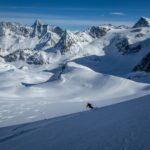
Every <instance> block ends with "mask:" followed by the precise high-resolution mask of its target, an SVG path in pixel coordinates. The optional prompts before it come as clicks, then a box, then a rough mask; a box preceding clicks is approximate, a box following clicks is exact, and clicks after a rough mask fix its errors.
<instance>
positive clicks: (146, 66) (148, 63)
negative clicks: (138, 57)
mask: <svg viewBox="0 0 150 150" xmlns="http://www.w3.org/2000/svg"><path fill="white" fill-rule="evenodd" d="M133 71H145V72H150V53H148V54H147V55H146V56H145V57H144V58H143V59H142V61H141V62H140V63H139V64H138V65H137V66H135V67H134V68H133Z"/></svg>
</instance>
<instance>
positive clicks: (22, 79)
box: [0, 20, 150, 127]
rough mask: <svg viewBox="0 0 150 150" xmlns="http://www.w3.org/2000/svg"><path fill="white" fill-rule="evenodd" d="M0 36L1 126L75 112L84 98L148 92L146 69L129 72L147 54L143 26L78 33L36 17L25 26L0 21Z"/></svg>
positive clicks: (149, 34) (102, 101) (148, 37)
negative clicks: (35, 19)
mask: <svg viewBox="0 0 150 150" xmlns="http://www.w3.org/2000/svg"><path fill="white" fill-rule="evenodd" d="M142 23H143V22H142ZM0 37H1V38H0V83H1V84H0V126H1V127H2V126H9V125H14V124H21V123H26V122H33V121H37V120H41V119H45V118H53V117H56V116H62V115H66V114H71V113H75V112H80V111H83V108H85V105H86V103H87V102H89V101H90V102H97V103H98V105H97V106H99V107H102V106H106V105H111V104H112V103H118V102H121V101H122V102H123V101H126V100H129V99H133V98H137V97H141V96H143V95H147V94H149V93H150V91H149V84H148V83H150V82H149V81H150V80H149V73H146V74H147V76H146V77H145V76H143V75H142V76H141V74H140V73H139V74H138V75H139V76H138V77H139V78H138V80H137V78H136V73H137V72H136V73H133V69H134V68H135V66H137V64H141V63H140V62H141V60H143V58H144V57H145V56H146V55H147V54H148V53H150V44H149V43H150V30H149V27H147V26H144V27H143V26H142V27H138V28H129V27H124V26H119V27H116V26H113V25H100V26H98V27H91V28H89V29H88V30H86V31H82V32H79V31H68V30H66V31H64V30H62V29H61V28H59V27H55V26H51V25H47V24H44V23H42V22H41V21H40V20H37V21H35V23H34V24H33V26H31V27H28V26H23V25H20V24H17V23H11V22H1V23H0ZM148 63H149V62H146V63H144V64H148ZM142 64H143V63H142ZM140 68H142V67H141V65H140ZM144 68H145V67H144ZM147 70H148V69H147ZM135 81H136V82H135ZM137 81H138V82H137Z"/></svg>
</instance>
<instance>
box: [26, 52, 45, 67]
mask: <svg viewBox="0 0 150 150" xmlns="http://www.w3.org/2000/svg"><path fill="white" fill-rule="evenodd" d="M27 63H28V64H34V65H43V64H45V61H44V59H43V57H42V55H41V54H40V53H35V54H34V55H31V56H29V57H28V58H27Z"/></svg>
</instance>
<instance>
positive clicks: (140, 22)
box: [133, 17, 150, 28]
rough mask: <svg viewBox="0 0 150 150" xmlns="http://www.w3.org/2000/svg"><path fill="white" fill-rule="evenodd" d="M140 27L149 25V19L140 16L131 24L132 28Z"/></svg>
mask: <svg viewBox="0 0 150 150" xmlns="http://www.w3.org/2000/svg"><path fill="white" fill-rule="evenodd" d="M140 27H150V19H149V18H145V17H141V18H140V19H139V20H138V22H137V23H136V24H135V25H134V26H133V28H140Z"/></svg>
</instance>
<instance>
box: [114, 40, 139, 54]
mask: <svg viewBox="0 0 150 150" xmlns="http://www.w3.org/2000/svg"><path fill="white" fill-rule="evenodd" d="M116 47H117V49H118V50H119V52H122V54H123V55H125V54H131V53H136V52H138V51H140V50H141V48H142V46H141V45H132V44H130V43H129V41H128V39H127V38H122V39H121V40H120V41H119V42H117V44H116Z"/></svg>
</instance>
